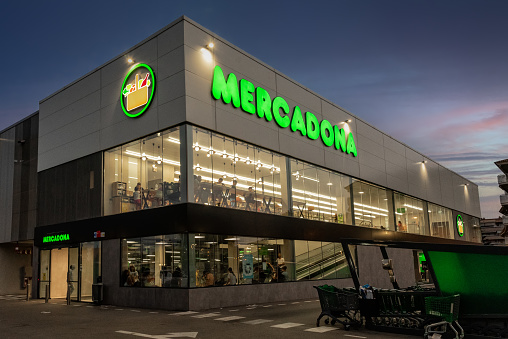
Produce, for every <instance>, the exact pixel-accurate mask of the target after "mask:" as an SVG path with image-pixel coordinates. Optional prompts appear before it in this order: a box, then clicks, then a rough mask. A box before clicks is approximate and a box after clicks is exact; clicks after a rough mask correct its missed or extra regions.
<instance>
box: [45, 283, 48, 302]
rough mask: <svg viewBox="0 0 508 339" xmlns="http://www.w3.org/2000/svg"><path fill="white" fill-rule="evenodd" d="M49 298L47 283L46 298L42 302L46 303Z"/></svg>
mask: <svg viewBox="0 0 508 339" xmlns="http://www.w3.org/2000/svg"><path fill="white" fill-rule="evenodd" d="M48 300H49V284H47V285H46V299H45V300H44V303H46V304H47V303H48Z"/></svg>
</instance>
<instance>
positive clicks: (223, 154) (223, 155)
mask: <svg viewBox="0 0 508 339" xmlns="http://www.w3.org/2000/svg"><path fill="white" fill-rule="evenodd" d="M222 157H223V158H224V159H225V158H227V157H228V154H227V153H226V150H224V152H222Z"/></svg>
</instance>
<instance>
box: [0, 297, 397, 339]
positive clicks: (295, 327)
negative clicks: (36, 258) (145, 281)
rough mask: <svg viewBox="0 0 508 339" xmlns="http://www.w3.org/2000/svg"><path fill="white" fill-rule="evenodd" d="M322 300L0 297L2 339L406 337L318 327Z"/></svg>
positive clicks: (329, 326) (339, 327)
mask: <svg viewBox="0 0 508 339" xmlns="http://www.w3.org/2000/svg"><path fill="white" fill-rule="evenodd" d="M320 312H321V308H320V305H319V301H317V300H301V301H296V302H287V303H272V304H263V305H248V306H242V307H234V308H224V309H214V310H207V311H202V312H172V311H161V310H149V309H134V308H122V307H114V306H109V305H101V306H95V305H92V304H87V303H72V304H71V305H66V303H65V300H50V302H49V303H47V304H46V303H44V301H43V300H31V301H29V302H26V301H24V300H19V299H17V298H15V297H0V333H1V337H2V338H90V337H95V338H124V339H129V338H135V337H138V338H139V337H144V338H161V339H162V338H239V337H241V338H256V339H258V338H288V337H289V338H323V339H325V338H344V339H346V338H369V339H376V338H406V337H407V336H404V335H397V334H391V333H378V332H372V331H367V330H365V329H364V328H362V329H360V330H355V329H351V330H349V331H345V330H344V328H343V326H342V325H340V324H336V325H334V326H331V325H325V324H324V323H323V321H321V326H320V327H316V318H317V316H318V315H319V313H320Z"/></svg>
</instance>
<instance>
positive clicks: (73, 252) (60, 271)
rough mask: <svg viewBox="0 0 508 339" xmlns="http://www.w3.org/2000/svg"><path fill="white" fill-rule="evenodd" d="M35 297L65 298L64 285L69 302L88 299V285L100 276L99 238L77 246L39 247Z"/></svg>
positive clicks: (90, 286) (89, 299)
mask: <svg viewBox="0 0 508 339" xmlns="http://www.w3.org/2000/svg"><path fill="white" fill-rule="evenodd" d="M39 269H40V272H39V274H40V275H39V277H40V283H39V297H40V298H45V297H46V286H47V285H49V290H50V292H49V297H50V298H64V299H65V298H66V297H67V287H69V289H70V292H71V300H73V301H92V284H94V283H97V282H99V281H98V280H99V277H100V275H101V243H100V241H94V242H85V243H81V244H80V245H79V247H70V248H59V249H56V248H55V249H52V250H41V252H40V266H39Z"/></svg>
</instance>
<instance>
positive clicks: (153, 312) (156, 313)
mask: <svg viewBox="0 0 508 339" xmlns="http://www.w3.org/2000/svg"><path fill="white" fill-rule="evenodd" d="M148 313H151V314H158V313H159V312H148Z"/></svg>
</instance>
